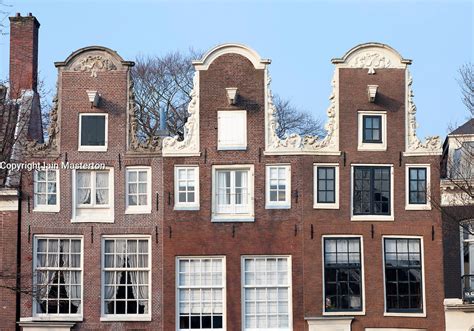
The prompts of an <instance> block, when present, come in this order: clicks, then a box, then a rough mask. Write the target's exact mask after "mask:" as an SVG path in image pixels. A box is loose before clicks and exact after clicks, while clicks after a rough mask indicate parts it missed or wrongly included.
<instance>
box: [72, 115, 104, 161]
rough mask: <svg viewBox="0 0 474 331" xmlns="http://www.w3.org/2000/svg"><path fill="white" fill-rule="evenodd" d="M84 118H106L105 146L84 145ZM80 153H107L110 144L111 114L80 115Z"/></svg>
mask: <svg viewBox="0 0 474 331" xmlns="http://www.w3.org/2000/svg"><path fill="white" fill-rule="evenodd" d="M82 116H105V128H104V130H105V144H104V146H89V145H82V142H81V134H82ZM78 136H79V137H78V149H77V150H78V151H80V152H106V151H107V148H108V144H109V114H107V113H80V114H79V134H78Z"/></svg>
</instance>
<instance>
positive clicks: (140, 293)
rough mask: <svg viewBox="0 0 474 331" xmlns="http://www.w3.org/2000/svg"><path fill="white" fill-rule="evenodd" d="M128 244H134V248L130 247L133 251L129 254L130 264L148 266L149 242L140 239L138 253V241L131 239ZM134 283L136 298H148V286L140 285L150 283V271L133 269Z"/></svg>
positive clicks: (132, 279) (141, 266)
mask: <svg viewBox="0 0 474 331" xmlns="http://www.w3.org/2000/svg"><path fill="white" fill-rule="evenodd" d="M128 245H129V246H130V245H132V247H133V248H132V249H129V250H128V251H129V252H133V253H132V254H129V255H128V264H129V266H130V268H132V269H135V268H143V267H147V266H148V263H147V262H148V254H146V253H147V252H148V242H147V241H146V240H139V241H138V253H139V254H138V255H137V253H136V252H137V241H135V240H133V241H132V240H130V241H128ZM129 274H130V279H131V281H132V284H133V285H134V286H133V287H132V291H133V296H134V297H135V299H139V300H145V299H148V286H139V285H138V284H141V285H144V284H145V285H147V284H148V271H132V272H130V273H129Z"/></svg>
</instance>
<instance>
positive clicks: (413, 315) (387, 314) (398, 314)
mask: <svg viewBox="0 0 474 331" xmlns="http://www.w3.org/2000/svg"><path fill="white" fill-rule="evenodd" d="M383 316H393V317H426V313H386V312H385V313H383Z"/></svg>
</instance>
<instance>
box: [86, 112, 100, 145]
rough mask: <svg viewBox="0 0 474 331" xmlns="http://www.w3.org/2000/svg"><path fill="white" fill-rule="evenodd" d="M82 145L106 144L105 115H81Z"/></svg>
mask: <svg viewBox="0 0 474 331" xmlns="http://www.w3.org/2000/svg"><path fill="white" fill-rule="evenodd" d="M81 145H82V146H105V116H90V115H82V116H81Z"/></svg>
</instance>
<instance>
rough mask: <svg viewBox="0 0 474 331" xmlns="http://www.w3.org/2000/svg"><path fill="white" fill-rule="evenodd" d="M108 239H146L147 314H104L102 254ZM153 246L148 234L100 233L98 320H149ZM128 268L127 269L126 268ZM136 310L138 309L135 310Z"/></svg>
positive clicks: (150, 314) (151, 300) (151, 301)
mask: <svg viewBox="0 0 474 331" xmlns="http://www.w3.org/2000/svg"><path fill="white" fill-rule="evenodd" d="M110 239H136V240H143V239H146V240H147V241H148V314H119V315H117V314H116V315H115V316H114V315H113V314H108V315H107V314H105V313H104V312H105V309H104V308H105V307H104V298H105V294H104V273H105V271H104V261H105V259H104V256H105V241H106V240H110ZM137 249H138V248H137ZM152 250H153V246H152V244H151V236H150V235H141V234H138V235H133V234H122V235H114V234H110V235H102V236H101V238H100V321H101V322H121V321H123V322H132V321H151V316H152V303H153V299H152V287H153V284H152V280H153V277H152V271H153V267H152V261H153V259H152V253H153V251H152ZM128 270H129V269H128ZM137 311H138V310H137Z"/></svg>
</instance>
